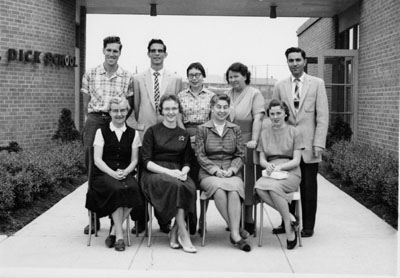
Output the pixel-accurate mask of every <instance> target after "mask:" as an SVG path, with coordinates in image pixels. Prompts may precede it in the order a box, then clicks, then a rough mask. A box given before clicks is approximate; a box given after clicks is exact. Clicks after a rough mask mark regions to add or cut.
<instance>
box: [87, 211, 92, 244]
mask: <svg viewBox="0 0 400 278" xmlns="http://www.w3.org/2000/svg"><path fill="white" fill-rule="evenodd" d="M88 215H89V234H88V240H87V246H90V241H91V240H92V233H91V232H92V212H91V211H90V210H88Z"/></svg>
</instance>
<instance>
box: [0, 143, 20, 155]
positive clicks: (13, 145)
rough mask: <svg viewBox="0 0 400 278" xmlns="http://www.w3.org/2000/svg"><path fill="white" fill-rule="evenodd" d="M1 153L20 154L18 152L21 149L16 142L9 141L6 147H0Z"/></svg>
mask: <svg viewBox="0 0 400 278" xmlns="http://www.w3.org/2000/svg"><path fill="white" fill-rule="evenodd" d="M1 151H8V152H9V153H10V152H16V153H17V152H20V151H22V148H21V147H20V146H19V145H18V143H17V142H15V141H10V142H9V143H8V146H6V147H0V152H1Z"/></svg>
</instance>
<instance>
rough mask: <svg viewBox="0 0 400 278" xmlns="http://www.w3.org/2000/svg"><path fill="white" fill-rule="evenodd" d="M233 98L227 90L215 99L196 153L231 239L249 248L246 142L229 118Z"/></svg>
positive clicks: (202, 177)
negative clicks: (243, 222) (244, 204)
mask: <svg viewBox="0 0 400 278" xmlns="http://www.w3.org/2000/svg"><path fill="white" fill-rule="evenodd" d="M229 107H230V98H229V96H227V95H225V94H221V95H215V96H213V97H212V99H211V120H209V121H208V122H206V123H205V124H203V125H201V126H199V128H198V130H197V133H196V156H197V160H198V162H199V164H200V166H201V169H200V172H199V180H200V187H201V189H202V190H203V191H204V193H203V194H202V195H203V198H204V197H205V198H207V199H208V198H210V197H213V198H214V202H215V206H216V207H217V209H218V211H219V213H220V214H221V216H222V217H223V218H224V220H225V222H226V224H227V225H228V227H229V229H230V231H231V234H230V241H231V243H232V244H234V245H237V246H238V247H239V248H240V249H241V250H243V251H246V252H249V251H250V250H251V246H250V244H248V243H247V242H246V241H245V240H244V239H243V238H242V236H241V233H240V229H239V224H240V215H241V201H243V199H244V184H243V180H242V174H241V168H242V167H243V159H244V152H243V142H242V134H241V131H240V128H239V126H237V125H235V124H233V123H230V122H228V121H227V120H226V119H227V117H228V116H229ZM246 236H248V234H247V235H246Z"/></svg>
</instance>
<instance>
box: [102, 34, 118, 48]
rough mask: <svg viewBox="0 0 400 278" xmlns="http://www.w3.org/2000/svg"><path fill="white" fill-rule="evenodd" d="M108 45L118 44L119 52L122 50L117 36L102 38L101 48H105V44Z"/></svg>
mask: <svg viewBox="0 0 400 278" xmlns="http://www.w3.org/2000/svg"><path fill="white" fill-rule="evenodd" d="M109 43H119V50H121V49H122V43H121V39H120V38H119V37H117V36H109V37H106V38H104V40H103V48H106V47H107V44H109Z"/></svg>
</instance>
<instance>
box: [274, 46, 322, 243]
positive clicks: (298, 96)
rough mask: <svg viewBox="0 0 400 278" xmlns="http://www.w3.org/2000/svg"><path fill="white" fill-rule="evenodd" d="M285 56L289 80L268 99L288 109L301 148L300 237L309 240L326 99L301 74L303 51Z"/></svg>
mask: <svg viewBox="0 0 400 278" xmlns="http://www.w3.org/2000/svg"><path fill="white" fill-rule="evenodd" d="M285 55H286V59H287V63H288V66H289V69H290V72H291V73H292V76H290V77H289V78H286V79H284V80H281V81H279V82H278V83H277V84H276V85H275V87H274V93H273V96H272V98H273V99H278V100H282V101H284V102H286V104H287V105H288V106H289V109H290V117H289V120H288V122H289V123H290V124H292V125H294V126H296V127H297V128H298V129H299V131H300V132H301V134H302V137H303V142H304V144H305V149H304V150H303V151H302V159H301V162H300V168H301V183H300V193H301V202H302V208H303V209H302V211H303V230H302V231H301V235H302V236H303V237H311V236H312V235H313V234H314V226H315V215H316V211H317V189H318V185H317V174H318V163H319V162H320V161H321V159H322V157H321V155H322V151H323V150H324V148H325V141H326V135H327V132H328V124H329V111H328V109H329V108H328V98H327V96H326V91H325V84H324V81H323V80H322V79H320V78H317V77H314V76H311V75H308V74H306V73H305V72H304V67H305V65H306V63H307V60H306V53H305V51H304V50H302V49H301V48H298V47H291V48H289V49H287V50H286V52H285ZM293 209H294V207H293V208H291V211H292V212H293ZM284 232H285V230H284V226H282V225H281V226H280V227H278V228H276V229H274V230H273V233H284Z"/></svg>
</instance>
